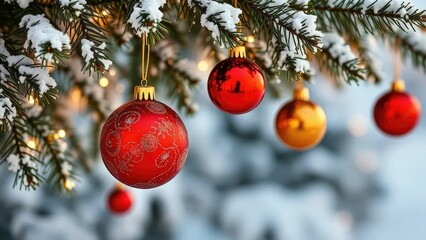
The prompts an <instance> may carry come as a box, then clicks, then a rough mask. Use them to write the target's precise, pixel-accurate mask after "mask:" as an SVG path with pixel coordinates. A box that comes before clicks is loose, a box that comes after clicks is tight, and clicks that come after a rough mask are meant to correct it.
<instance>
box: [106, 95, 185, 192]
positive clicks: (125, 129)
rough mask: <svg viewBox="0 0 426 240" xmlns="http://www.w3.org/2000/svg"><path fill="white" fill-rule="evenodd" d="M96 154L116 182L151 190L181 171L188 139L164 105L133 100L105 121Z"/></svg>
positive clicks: (169, 109)
mask: <svg viewBox="0 0 426 240" xmlns="http://www.w3.org/2000/svg"><path fill="white" fill-rule="evenodd" d="M135 96H136V94H135ZM100 151H101V155H102V160H103V162H104V164H105V166H106V168H107V169H108V170H109V172H110V173H111V174H112V175H113V176H114V177H115V178H116V179H118V180H119V181H120V182H122V183H124V184H126V185H128V186H131V187H135V188H154V187H158V186H160V185H163V184H164V183H166V182H168V181H170V180H171V179H172V178H173V177H174V176H176V174H177V173H178V172H179V171H180V170H181V169H182V167H183V165H184V164H185V161H186V158H187V156H188V136H187V132H186V128H185V126H184V124H183V122H182V120H181V119H180V118H179V116H178V115H177V113H176V112H175V111H173V110H172V109H171V108H169V107H168V106H166V105H164V104H163V103H161V102H158V101H155V100H133V101H131V102H128V103H126V104H124V105H122V106H120V107H119V108H118V109H116V110H115V111H114V112H113V113H112V114H111V115H110V116H109V117H108V119H107V120H106V122H105V124H104V126H103V128H102V132H101V137H100Z"/></svg>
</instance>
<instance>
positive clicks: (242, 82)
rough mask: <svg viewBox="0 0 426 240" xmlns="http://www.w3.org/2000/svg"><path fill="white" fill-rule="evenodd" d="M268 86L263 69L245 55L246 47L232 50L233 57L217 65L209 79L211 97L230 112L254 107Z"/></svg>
mask: <svg viewBox="0 0 426 240" xmlns="http://www.w3.org/2000/svg"><path fill="white" fill-rule="evenodd" d="M265 88H266V82H265V77H264V75H263V73H262V71H261V69H260V68H259V66H257V65H256V64H255V63H254V62H252V61H250V60H249V59H247V58H246V51H245V48H244V47H243V46H239V47H235V48H233V49H230V57H229V58H227V59H225V60H223V61H221V62H219V63H218V64H217V65H216V66H215V67H214V69H213V70H212V72H211V73H210V76H209V80H208V92H209V96H210V99H211V100H212V102H213V103H214V105H216V107H218V108H219V109H221V110H222V111H224V112H227V113H230V114H243V113H247V112H249V111H251V110H253V109H254V108H255V107H257V106H258V105H259V103H260V102H261V101H262V99H263V96H264V94H265Z"/></svg>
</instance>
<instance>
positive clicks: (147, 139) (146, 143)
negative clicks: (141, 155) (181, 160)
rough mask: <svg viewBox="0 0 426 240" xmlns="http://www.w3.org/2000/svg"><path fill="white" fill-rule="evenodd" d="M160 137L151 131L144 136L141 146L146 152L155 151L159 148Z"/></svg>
mask: <svg viewBox="0 0 426 240" xmlns="http://www.w3.org/2000/svg"><path fill="white" fill-rule="evenodd" d="M158 143H159V141H158V138H157V137H156V136H154V135H153V134H151V133H148V134H145V135H143V136H142V138H141V141H140V147H141V148H142V150H143V151H145V152H154V151H155V150H157V148H158Z"/></svg>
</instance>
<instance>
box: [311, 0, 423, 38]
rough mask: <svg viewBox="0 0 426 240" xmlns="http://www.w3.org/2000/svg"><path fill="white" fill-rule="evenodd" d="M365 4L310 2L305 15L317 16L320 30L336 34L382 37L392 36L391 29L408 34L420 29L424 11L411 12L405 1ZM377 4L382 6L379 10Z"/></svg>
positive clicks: (346, 0) (379, 0)
mask: <svg viewBox="0 0 426 240" xmlns="http://www.w3.org/2000/svg"><path fill="white" fill-rule="evenodd" d="M385 1H387V3H385V4H384V2H385ZM369 3H370V1H368V2H367V1H366V0H340V1H339V0H336V1H334V2H332V3H331V4H330V1H329V0H318V1H310V4H309V8H308V11H310V12H313V13H314V14H315V15H316V16H318V23H319V25H320V26H321V29H326V30H327V31H331V30H334V31H337V32H339V33H348V32H349V33H356V34H358V35H361V34H363V33H365V32H366V33H370V34H376V33H381V34H386V33H389V32H390V33H394V32H395V31H394V29H395V28H394V27H397V28H398V29H399V30H401V31H408V30H410V29H414V28H415V26H424V23H423V22H424V20H425V18H426V15H425V11H420V10H419V9H417V8H415V7H414V6H413V5H412V4H411V2H409V1H407V2H403V1H398V2H393V1H392V0H376V1H375V2H373V3H371V4H369ZM379 4H383V6H381V7H380V8H379V7H378V6H380V5H379ZM394 4H397V5H398V7H395V6H394ZM399 4H400V5H399ZM361 29H362V30H363V31H360V30H361Z"/></svg>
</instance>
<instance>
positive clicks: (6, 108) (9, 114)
mask: <svg viewBox="0 0 426 240" xmlns="http://www.w3.org/2000/svg"><path fill="white" fill-rule="evenodd" d="M0 87H1V85H0ZM16 114H17V113H16V108H15V107H14V106H13V105H12V102H11V101H10V99H9V98H8V97H6V96H4V95H3V89H1V88H0V125H2V127H4V126H9V124H10V123H12V122H13V119H14V118H15V117H16Z"/></svg>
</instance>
